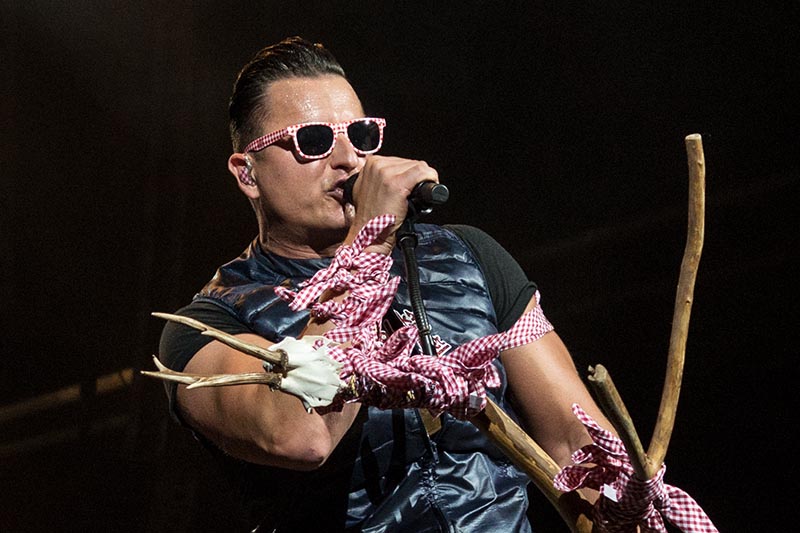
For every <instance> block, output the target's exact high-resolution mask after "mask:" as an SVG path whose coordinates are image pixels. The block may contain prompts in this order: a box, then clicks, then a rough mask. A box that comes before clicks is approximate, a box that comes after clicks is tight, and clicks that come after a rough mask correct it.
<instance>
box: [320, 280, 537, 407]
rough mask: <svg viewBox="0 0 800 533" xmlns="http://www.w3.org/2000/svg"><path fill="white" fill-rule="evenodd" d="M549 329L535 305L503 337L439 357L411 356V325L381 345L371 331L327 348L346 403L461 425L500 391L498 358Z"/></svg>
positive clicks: (413, 342) (415, 339)
mask: <svg viewBox="0 0 800 533" xmlns="http://www.w3.org/2000/svg"><path fill="white" fill-rule="evenodd" d="M536 299H537V302H538V300H539V293H538V292H537V293H536ZM552 329H553V326H552V325H551V324H550V322H549V321H548V320H547V318H545V316H544V312H543V311H542V309H541V306H539V305H537V306H536V307H535V308H534V309H532V310H531V311H529V312H528V313H526V314H524V315H523V316H522V317H520V319H519V320H518V321H517V322H516V324H514V326H512V327H511V329H509V330H508V331H506V332H504V333H497V334H494V335H487V336H485V337H480V338H478V339H474V340H472V341H470V342H468V343H466V344H464V345H462V346H459V347H457V348H455V349H454V350H452V351H451V352H448V353H447V354H445V355H443V356H440V357H437V356H432V355H425V354H417V353H414V349H415V347H416V344H417V343H418V342H419V332H418V330H417V328H416V326H415V325H409V326H405V327H403V328H400V329H398V330H397V331H395V332H394V333H393V334H392V335H391V336H390V337H389V338H388V339H386V341H385V342H381V341H380V340H379V339H378V336H377V335H376V334H375V331H376V330H375V329H370V328H363V329H362V330H361V331H360V332H359V333H358V334H357V335H356V336H355V337H354V338H353V340H352V342H351V345H350V346H348V347H344V348H342V347H333V348H332V349H331V351H330V355H331V357H333V358H334V359H335V360H337V361H339V362H340V363H342V365H343V368H342V371H341V373H340V377H341V379H342V380H344V381H346V382H349V383H350V384H351V389H350V395H349V396H348V397H347V398H346V400H347V401H360V402H362V403H364V404H367V405H372V406H375V407H378V408H381V409H400V408H426V409H428V410H430V411H432V412H433V413H435V414H438V413H441V412H444V411H447V412H448V413H450V414H451V415H453V416H454V417H456V418H461V419H466V418H469V417H471V416H474V415H476V414H477V413H478V412H480V411H481V410H482V409H483V408H484V407H485V406H486V389H487V388H496V387H499V386H500V384H501V383H500V378H499V375H498V373H497V369H496V368H495V366H494V365H493V364H492V362H493V361H494V360H495V359H496V358H497V356H498V355H499V353H500V352H501V351H503V350H507V349H510V348H514V347H517V346H521V345H523V344H527V343H530V342H533V341H535V340H537V339H539V338H540V337H541V336H542V335H544V334H545V333H547V332H548V331H551V330H552ZM341 400H343V401H344V400H345V398H341Z"/></svg>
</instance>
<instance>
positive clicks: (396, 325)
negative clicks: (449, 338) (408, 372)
mask: <svg viewBox="0 0 800 533" xmlns="http://www.w3.org/2000/svg"><path fill="white" fill-rule="evenodd" d="M415 324H416V321H415V320H414V313H413V312H412V311H411V309H403V311H402V312H398V311H397V310H396V309H390V310H389V312H388V313H386V316H385V317H383V331H384V338H383V339H382V340H383V341H384V342H385V341H386V338H387V337H388V336H389V335H391V334H392V333H394V332H395V331H397V330H398V329H400V328H401V327H403V326H413V325H415ZM431 339H432V340H433V347H434V349H435V350H436V355H444V354H446V353H447V352H449V351H450V349H451V348H452V347H453V346H452V345H451V344H449V343H447V342H445V341H444V340H443V339H442V338H441V337H440V336H439V335H431ZM417 351H418V352H420V353H421V352H422V347H421V346H420V345H419V343H417Z"/></svg>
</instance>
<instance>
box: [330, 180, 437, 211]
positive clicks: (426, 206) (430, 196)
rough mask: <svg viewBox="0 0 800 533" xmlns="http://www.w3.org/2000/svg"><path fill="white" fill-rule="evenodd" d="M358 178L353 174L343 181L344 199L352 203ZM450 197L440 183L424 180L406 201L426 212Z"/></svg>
mask: <svg viewBox="0 0 800 533" xmlns="http://www.w3.org/2000/svg"><path fill="white" fill-rule="evenodd" d="M357 179H358V174H353V175H352V176H350V177H349V178H347V181H346V182H345V183H344V201H345V202H347V203H350V204H352V203H353V187H354V186H355V184H356V180H357ZM449 197H450V191H449V190H448V189H447V187H445V186H444V185H442V184H441V183H436V182H435V181H431V180H426V181H421V182H419V183H417V185H416V186H415V187H414V189H412V191H411V194H409V195H408V201H409V202H411V203H412V204H414V207H416V209H417V210H418V211H419V212H421V213H427V212H429V211H430V210H431V209H433V207H434V206H437V205H442V204H444V203H445V202H447V199H448V198H449Z"/></svg>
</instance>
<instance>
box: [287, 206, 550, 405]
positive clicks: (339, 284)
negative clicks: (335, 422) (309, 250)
mask: <svg viewBox="0 0 800 533" xmlns="http://www.w3.org/2000/svg"><path fill="white" fill-rule="evenodd" d="M394 220H395V218H394V216H391V215H382V216H380V217H377V218H375V219H373V220H371V221H370V222H369V223H368V224H367V225H366V226H365V227H364V228H362V230H361V231H360V232H359V234H358V235H357V237H356V239H355V241H354V242H353V244H352V245H350V246H342V247H340V248H339V250H337V252H336V255H335V257H334V259H333V260H332V262H331V264H330V265H329V266H328V267H327V268H325V269H323V270H320V271H319V272H317V273H316V274H315V275H314V276H313V277H312V278H311V279H310V280H308V281H306V282H304V283H302V284H301V285H300V291H298V292H294V291H291V290H289V289H286V288H283V287H276V289H275V291H276V293H277V294H278V296H280V297H281V298H282V299H284V300H286V301H288V302H290V305H289V307H290V308H291V309H292V310H295V311H299V310H301V309H305V308H308V307H311V313H312V315H313V316H315V317H320V318H330V319H331V320H333V322H334V324H336V328H335V329H333V330H331V331H330V332H328V333H326V334H325V337H327V338H329V339H331V340H333V341H336V342H341V343H349V344H348V345H343V346H337V347H332V348H331V349H330V352H329V354H330V355H331V357H333V358H334V359H336V360H337V361H339V362H341V363H342V364H343V368H342V371H341V373H340V378H341V379H342V380H344V381H347V382H349V383H350V391H349V393H344V394H343V395H341V396H340V397H339V398H338V402H337V401H336V400H335V401H334V405H332V406H331V407H332V408H337V407H340V406H341V403H342V402H344V401H360V402H363V403H365V404H367V405H373V406H376V407H380V408H383V409H391V408H413V407H416V408H421V407H424V408H427V409H429V410H431V411H433V412H434V413H439V412H442V411H447V412H449V413H451V414H452V415H453V416H456V417H458V418H467V417H470V416H473V415H475V414H477V413H478V412H480V411H481V410H482V409H483V408H484V407H485V405H486V388H487V387H488V388H493V387H499V386H500V378H499V376H498V374H497V370H496V369H495V367H494V366H493V365H492V361H494V359H495V358H496V357H497V356H498V355H499V353H500V352H501V351H503V350H507V349H510V348H514V347H516V346H521V345H523V344H527V343H530V342H533V341H535V340H536V339H538V338H540V337H541V336H542V335H544V334H545V333H547V332H548V331H551V330H552V329H553V326H552V325H551V324H550V322H548V320H547V318H545V316H544V312H543V311H542V308H541V307H540V306H539V305H537V306H536V307H535V308H534V309H533V310H531V311H529V312H528V313H526V314H524V315H523V316H522V317H520V319H519V320H518V321H517V323H516V324H514V326H512V327H511V328H510V329H509V330H508V331H506V332H504V333H497V334H494V335H488V336H485V337H480V338H478V339H474V340H472V341H470V342H468V343H466V344H464V345H462V346H459V347H457V348H455V349H454V350H452V351H450V352H448V353H447V354H445V355H443V356H441V357H437V356H432V355H425V354H414V353H413V351H414V347H415V346H416V344H417V342H418V341H419V331H418V330H417V328H416V326H415V325H409V326H405V327H403V328H400V329H398V330H397V331H395V332H394V333H393V334H392V335H391V336H390V337H389V338H388V339H386V340H385V341H384V340H382V331H381V329H380V323H381V320H382V318H383V316H384V315H385V313H386V311H387V310H388V309H389V306H390V305H391V302H392V298H393V297H394V294H395V293H396V291H397V286H398V283H399V278H397V277H394V278H391V277H389V273H388V272H389V268H390V267H391V264H392V259H391V257H389V256H385V255H381V254H366V253H363V250H364V248H365V247H366V246H367V245H369V244H370V243H371V242H373V241H374V240H375V239H376V238H377V236H378V235H380V233H381V232H382V231H384V230H385V229H386V228H388V227H389V226H391V225H392V224H393V223H394ZM326 290H330V291H332V292H334V293H344V292H346V291H349V293H348V295H347V296H346V297H345V298H344V299H343V300H342V301H335V300H328V301H326V302H318V301H317V299H318V298H319V296H320V295H321V294H323V292H325V291H326ZM536 300H537V303H538V301H539V293H538V292H537V293H536Z"/></svg>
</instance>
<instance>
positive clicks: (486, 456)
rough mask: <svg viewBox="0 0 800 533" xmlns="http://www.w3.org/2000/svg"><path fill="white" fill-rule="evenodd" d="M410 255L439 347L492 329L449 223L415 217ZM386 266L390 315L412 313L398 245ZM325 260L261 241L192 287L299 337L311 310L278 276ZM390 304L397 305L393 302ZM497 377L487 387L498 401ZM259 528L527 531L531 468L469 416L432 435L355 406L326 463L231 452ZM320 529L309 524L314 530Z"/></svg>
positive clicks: (306, 271) (476, 268) (489, 310)
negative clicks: (394, 287) (278, 463)
mask: <svg viewBox="0 0 800 533" xmlns="http://www.w3.org/2000/svg"><path fill="white" fill-rule="evenodd" d="M416 229H417V232H418V235H419V241H418V244H417V247H416V256H417V260H418V263H419V273H420V284H421V291H422V297H423V299H424V302H425V308H426V310H427V314H428V320H429V322H430V324H431V326H432V333H433V335H434V340H435V341H436V344H437V349H438V350H439V352H440V354H441V350H442V349H447V346H448V345H449V346H452V347H455V346H458V345H461V344H463V343H465V342H467V341H469V340H472V339H474V338H477V337H480V336H484V335H488V334H491V333H495V332H496V331H497V326H496V322H497V321H496V317H495V311H494V307H493V306H492V301H491V298H490V296H489V294H488V289H487V286H486V282H485V279H484V276H483V272H482V271H481V268H480V265H479V264H478V262H477V261H476V259H475V257H474V255H473V254H472V252H471V251H470V249H469V247H468V246H467V245H466V244H465V243H464V242H463V241H462V240H461V239H460V238H459V237H458V236H456V235H455V234H454V233H453V232H452V231H450V230H447V229H446V228H442V227H439V226H433V225H428V224H419V225H417V227H416ZM393 259H394V265H393V267H392V274H393V275H400V276H401V278H403V281H402V282H401V284H400V287H399V289H398V291H397V295H396V297H395V299H394V303H393V304H392V310H393V311H394V313H395V315H396V316H404V317H405V318H406V320H408V319H409V317H410V316H412V315H411V304H410V302H409V298H408V290H407V286H406V283H405V279H404V278H405V276H404V273H403V269H404V265H403V259H402V255H401V254H400V253H399V252H398V251H397V250H395V254H394V257H393ZM329 262H330V260H329V259H312V260H296V259H287V258H283V257H278V256H275V255H272V254H265V253H264V252H263V251H262V250H261V248H260V246H259V245H258V243H257V241H254V242H253V243H252V244H251V245H250V247H249V248H248V249H247V250H246V251H245V252H244V253H243V254H242V255H241V256H240V257H239V258H237V259H235V260H234V261H232V262H230V263H228V264H226V265H224V266H223V267H221V268H220V269H219V270H218V271H217V273H216V275H215V276H214V278H213V279H212V280H211V281H210V282H209V283H208V285H206V286H205V287H204V288H203V290H202V291H201V292H200V293H199V294H198V295H197V296H196V297H195V300H199V301H205V302H211V303H214V304H216V305H219V306H221V307H223V308H224V309H226V310H227V311H228V312H230V313H231V314H233V315H234V316H236V317H237V318H238V319H239V320H240V321H241V322H242V323H244V324H245V325H247V326H248V327H250V328H252V329H253V330H254V331H255V332H257V333H258V334H259V335H261V336H263V337H265V338H267V339H269V340H271V341H274V342H277V341H279V340H281V339H282V338H283V337H285V336H295V337H296V336H297V335H299V334H300V332H301V330H302V329H303V327H304V326H305V325H306V323H307V322H308V312H300V313H295V312H293V311H291V310H290V309H289V308H288V305H287V304H286V303H285V302H284V301H282V300H280V299H279V298H277V296H275V293H274V291H273V287H275V286H277V285H284V286H289V287H293V288H294V289H297V286H298V284H299V283H300V282H302V281H304V280H306V279H308V278H310V277H311V276H312V275H313V274H314V273H315V272H316V271H317V270H319V269H321V268H324V267H325V266H327V265H328V263H329ZM390 313H392V311H390ZM495 365H496V366H497V368H498V370H499V371H500V375H501V378H502V382H503V385H502V386H501V389H500V390H494V391H491V392H490V395H491V396H492V397H493V399H494V400H495V401H496V402H497V403H498V404H499V405H501V406H502V407H504V408H505V409H506V410H507V411H508V410H509V409H508V407H507V406H506V405H505V399H504V396H505V394H504V393H505V387H506V385H505V383H506V380H505V372H504V370H503V368H502V365H501V364H500V362H499V360H498V361H495ZM228 461H229V462H230V463H231V464H230V465H229V466H231V468H232V470H233V471H234V472H232V473H233V474H234V476H235V477H236V478H237V479H239V480H241V479H244V480H245V481H244V483H243V485H242V487H241V488H242V490H243V495H244V497H245V499H246V500H247V501H248V503H249V506H250V511H251V513H253V514H254V515H255V516H254V519H255V520H256V521H260V520H261V517H262V515H263V516H264V517H265V518H264V521H263V525H262V528H261V529H259V531H272V530H273V529H276V530H277V531H278V532H282V531H365V532H378V531H391V532H396V531H403V532H405V531H408V532H414V533H419V532H423V531H463V532H475V533H478V532H487V531H491V532H514V533H517V532H525V531H530V526H529V525H528V521H527V518H526V510H527V492H526V486H527V483H528V479H527V477H526V476H525V474H523V473H522V472H520V471H519V470H518V469H516V468H515V467H514V466H513V465H511V464H510V463H509V462H508V460H507V459H506V458H505V457H504V456H503V455H502V454H501V453H500V452H499V451H498V450H497V449H496V448H495V447H494V445H492V444H491V443H490V442H488V440H487V439H486V438H485V437H484V435H483V434H482V433H481V432H480V431H479V430H478V429H477V428H475V426H473V425H472V424H471V423H469V422H462V421H459V420H457V419H455V418H453V417H451V416H449V415H447V414H445V415H443V416H442V429H441V430H440V431H438V432H437V433H436V434H434V435H433V436H432V437H428V436H427V434H426V432H425V429H424V427H423V425H422V422H421V419H420V416H419V412H418V411H417V410H413V409H407V410H400V409H398V410H379V409H375V408H372V407H370V408H368V409H362V410H361V414H360V416H359V418H358V420H357V421H356V423H354V424H353V427H352V428H351V430H350V431H349V432H348V434H347V435H346V436H345V437H344V439H343V440H342V442H341V444H340V445H339V446H338V447H337V449H336V451H335V452H334V454H333V455H332V456H331V457H330V458H329V460H328V461H327V462H326V464H325V465H323V467H321V468H320V469H318V470H317V471H314V472H293V471H288V470H283V469H278V468H268V467H259V466H255V465H250V464H247V463H238V464H234V463H235V462H234V461H232V460H231V459H230V458H228ZM315 528H316V529H315Z"/></svg>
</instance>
